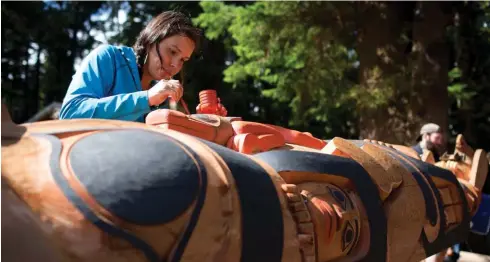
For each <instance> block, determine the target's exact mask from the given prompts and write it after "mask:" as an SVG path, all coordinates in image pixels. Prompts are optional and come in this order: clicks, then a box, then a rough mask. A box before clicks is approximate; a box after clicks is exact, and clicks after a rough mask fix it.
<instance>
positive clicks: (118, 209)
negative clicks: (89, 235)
mask: <svg viewBox="0 0 490 262" xmlns="http://www.w3.org/2000/svg"><path fill="white" fill-rule="evenodd" d="M69 158H70V161H71V166H72V169H73V171H74V173H75V176H76V177H77V178H78V180H79V181H80V182H81V183H82V185H83V186H84V187H85V188H86V189H87V191H88V193H90V194H91V196H92V197H93V198H94V199H95V200H97V202H98V203H99V204H100V205H101V206H103V207H104V208H105V209H107V210H109V211H110V212H111V213H112V214H114V215H115V216H117V217H120V218H122V219H124V220H126V221H128V222H131V223H134V224H139V225H157V224H163V223H167V222H170V221H172V220H174V219H175V218H177V217H178V216H179V215H181V214H182V213H183V212H184V211H185V210H187V209H188V208H189V207H190V206H191V204H192V202H193V201H194V200H195V198H196V194H197V192H198V187H199V170H198V166H197V163H195V162H194V160H193V158H192V157H191V156H190V155H189V154H188V153H187V152H185V151H184V150H183V148H182V146H181V145H179V143H178V142H176V141H175V140H173V139H171V138H170V137H168V136H165V135H162V134H159V133H156V132H148V131H142V130H115V131H108V132H100V133H95V134H93V135H89V136H87V137H84V138H82V139H81V140H80V141H78V142H77V143H76V144H74V145H73V147H72V149H71V151H70V155H69Z"/></svg>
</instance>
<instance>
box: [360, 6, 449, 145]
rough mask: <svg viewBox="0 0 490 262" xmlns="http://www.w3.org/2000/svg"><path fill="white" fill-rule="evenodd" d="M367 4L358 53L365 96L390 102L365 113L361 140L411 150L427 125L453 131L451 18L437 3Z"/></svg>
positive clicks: (364, 109)
mask: <svg viewBox="0 0 490 262" xmlns="http://www.w3.org/2000/svg"><path fill="white" fill-rule="evenodd" d="M362 4H363V5H365V6H366V7H365V8H364V10H363V11H362V14H360V16H361V17H362V20H361V23H360V27H359V29H360V34H359V39H358V40H359V43H358V48H357V51H358V54H359V59H360V74H361V75H360V85H361V90H362V91H363V93H367V94H376V92H378V93H379V94H381V95H385V96H386V94H388V95H389V97H387V98H386V99H385V100H386V101H385V103H381V104H380V105H375V106H372V107H369V105H364V106H362V107H361V108H360V109H361V110H360V117H359V119H360V123H359V124H360V136H361V138H368V139H376V140H383V141H386V142H390V143H397V144H404V145H411V144H413V143H415V138H416V137H417V136H418V133H419V130H420V127H421V126H422V125H423V124H424V123H426V122H435V123H437V124H439V125H441V126H442V127H443V128H444V129H446V130H447V127H448V104H449V103H448V93H447V82H448V79H447V74H448V60H449V51H448V47H447V46H446V41H445V31H446V25H447V24H448V22H449V21H450V18H451V15H446V14H445V13H443V11H442V10H441V7H444V6H443V5H442V3H441V4H440V3H437V2H427V3H426V2H421V3H418V4H416V3H415V2H392V3H381V2H380V3H367V4H364V3H362ZM416 5H417V6H416ZM414 20H416V21H414ZM406 25H408V26H409V27H405V26H406ZM402 36H405V39H407V38H408V41H407V40H405V41H402V39H403V38H402ZM410 39H411V40H412V41H411V42H410ZM373 97H375V96H373ZM373 103H374V102H373Z"/></svg>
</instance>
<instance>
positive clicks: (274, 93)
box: [195, 2, 356, 136]
mask: <svg viewBox="0 0 490 262" xmlns="http://www.w3.org/2000/svg"><path fill="white" fill-rule="evenodd" d="M201 5H202V8H203V10H204V12H203V14H201V15H200V16H199V17H198V18H196V19H195V21H196V23H197V24H198V25H200V26H201V27H203V28H205V30H206V36H207V37H208V38H210V39H217V38H219V37H221V36H229V37H230V38H231V40H229V41H228V42H231V43H233V44H232V46H231V48H232V50H233V51H234V53H235V54H236V56H237V59H236V60H235V61H233V63H232V64H231V65H230V66H229V67H228V68H226V70H225V71H224V81H225V82H228V83H233V87H234V88H236V89H237V88H239V87H240V86H241V87H243V85H240V84H243V83H244V82H247V81H249V80H250V79H252V80H253V83H254V85H253V86H254V88H257V89H259V90H260V91H261V92H260V93H261V94H262V96H264V97H265V98H270V99H272V100H273V101H275V102H278V103H288V105H289V107H290V108H291V113H292V115H291V118H290V121H289V123H288V124H289V126H292V127H298V128H303V129H308V130H311V128H312V126H320V127H321V126H323V128H318V129H317V130H313V131H312V132H313V133H316V135H319V136H325V135H327V136H328V135H331V134H332V129H333V126H332V124H334V123H335V119H334V118H335V116H337V115H338V114H339V113H340V112H347V111H346V109H347V108H349V106H351V105H350V104H348V103H345V102H346V101H345V98H346V95H347V94H348V91H349V89H350V88H351V87H353V86H354V81H355V78H354V79H353V78H351V77H349V73H350V74H352V72H351V71H352V70H355V67H354V63H355V61H356V56H355V52H353V51H352V50H349V49H348V48H347V47H346V46H344V45H342V43H341V42H340V41H337V40H336V39H335V38H334V37H333V32H332V29H331V28H330V27H328V26H325V25H324V24H322V23H319V22H318V21H315V20H314V19H309V20H308V19H306V20H305V19H304V17H305V16H309V15H310V14H312V13H315V12H316V11H317V10H318V8H322V7H327V8H331V4H330V3H311V2H284V3H278V2H257V3H254V4H251V5H248V6H233V5H227V4H224V3H221V2H202V3H201ZM319 5H320V6H319ZM244 88H246V87H244ZM344 115H345V114H344ZM350 117H352V116H348V118H350ZM344 120H345V119H344ZM268 121H274V119H268ZM335 124H339V123H338V122H337V123H335Z"/></svg>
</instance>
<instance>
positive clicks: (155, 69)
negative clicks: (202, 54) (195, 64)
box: [146, 35, 195, 80]
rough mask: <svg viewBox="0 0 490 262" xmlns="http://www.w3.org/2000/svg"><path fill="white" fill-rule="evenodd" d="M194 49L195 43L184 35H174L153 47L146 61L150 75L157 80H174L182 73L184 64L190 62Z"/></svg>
mask: <svg viewBox="0 0 490 262" xmlns="http://www.w3.org/2000/svg"><path fill="white" fill-rule="evenodd" d="M157 48H158V51H159V52H160V55H159V54H158V52H157ZM194 48H195V44H194V42H193V41H192V40H191V39H190V38H188V37H186V36H183V35H174V36H171V37H168V38H165V39H164V40H162V41H160V43H159V44H158V45H156V44H154V45H152V46H151V47H150V52H149V53H148V60H147V61H146V70H147V72H148V74H149V75H150V76H151V78H152V79H155V80H161V79H170V78H172V77H173V76H174V75H176V74H177V73H178V72H180V70H181V69H182V66H183V64H184V62H186V61H187V60H189V58H190V56H191V55H192V52H194ZM160 59H161V62H160Z"/></svg>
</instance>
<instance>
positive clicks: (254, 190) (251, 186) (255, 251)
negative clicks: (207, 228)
mask: <svg viewBox="0 0 490 262" xmlns="http://www.w3.org/2000/svg"><path fill="white" fill-rule="evenodd" d="M201 141H202V142H203V143H205V144H207V145H208V146H209V147H211V148H212V149H213V150H214V151H215V152H217V153H218V154H219V155H220V156H221V157H222V158H223V160H224V161H225V162H226V164H227V165H228V167H229V168H230V170H231V173H232V175H233V177H234V179H235V183H236V186H237V191H238V194H239V196H240V206H241V211H242V250H241V259H240V261H242V262H261V261H264V262H280V261H281V260H282V252H283V244H284V243H283V242H284V225H283V218H282V210H281V206H280V201H279V197H278V195H277V191H276V188H275V185H274V183H273V182H272V180H271V177H270V176H269V174H268V173H267V172H266V171H265V170H264V169H263V168H262V167H261V166H260V165H258V164H257V163H255V162H254V161H253V160H251V159H249V158H248V157H246V156H244V155H242V154H240V153H237V152H235V151H232V150H230V149H228V148H225V147H223V146H220V145H218V144H215V143H211V142H208V141H205V140H201Z"/></svg>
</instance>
